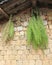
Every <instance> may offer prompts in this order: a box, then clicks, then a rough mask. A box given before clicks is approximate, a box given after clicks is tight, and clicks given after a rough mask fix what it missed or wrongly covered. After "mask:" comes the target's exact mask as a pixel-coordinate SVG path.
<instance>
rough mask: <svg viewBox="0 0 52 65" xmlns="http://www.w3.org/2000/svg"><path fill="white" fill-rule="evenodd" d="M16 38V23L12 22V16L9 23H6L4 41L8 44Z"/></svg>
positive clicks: (3, 33)
mask: <svg viewBox="0 0 52 65" xmlns="http://www.w3.org/2000/svg"><path fill="white" fill-rule="evenodd" d="M13 36H14V23H13V22H12V16H10V19H9V21H8V22H7V23H6V25H5V27H4V28H3V30H2V40H3V43H4V42H8V41H9V40H10V39H12V38H13Z"/></svg>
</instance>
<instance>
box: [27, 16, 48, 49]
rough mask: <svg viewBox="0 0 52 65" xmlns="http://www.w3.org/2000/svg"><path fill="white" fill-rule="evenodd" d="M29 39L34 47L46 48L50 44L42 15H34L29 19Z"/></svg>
mask: <svg viewBox="0 0 52 65" xmlns="http://www.w3.org/2000/svg"><path fill="white" fill-rule="evenodd" d="M27 41H28V43H30V44H32V45H33V48H35V49H38V48H41V49H45V48H47V45H48V37H47V34H46V29H45V27H44V24H43V20H42V19H41V17H40V16H37V18H36V17H35V16H34V15H33V16H32V17H31V18H30V20H29V25H28V28H27Z"/></svg>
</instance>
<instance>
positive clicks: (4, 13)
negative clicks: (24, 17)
mask: <svg viewBox="0 0 52 65" xmlns="http://www.w3.org/2000/svg"><path fill="white" fill-rule="evenodd" d="M0 11H1V12H2V13H3V16H5V17H6V18H8V17H9V15H8V14H7V13H6V12H5V11H4V10H3V9H2V8H0Z"/></svg>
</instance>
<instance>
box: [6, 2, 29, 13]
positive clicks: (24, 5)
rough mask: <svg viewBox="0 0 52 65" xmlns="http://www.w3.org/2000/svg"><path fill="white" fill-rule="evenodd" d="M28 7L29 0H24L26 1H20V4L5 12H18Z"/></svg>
mask: <svg viewBox="0 0 52 65" xmlns="http://www.w3.org/2000/svg"><path fill="white" fill-rule="evenodd" d="M28 7H30V1H26V2H24V3H22V4H21V5H19V6H17V7H14V8H13V9H11V10H10V11H8V12H7V13H8V14H13V13H18V12H19V11H21V10H24V9H26V8H28Z"/></svg>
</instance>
